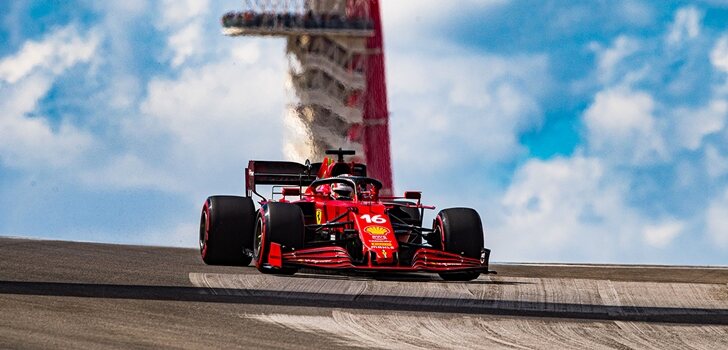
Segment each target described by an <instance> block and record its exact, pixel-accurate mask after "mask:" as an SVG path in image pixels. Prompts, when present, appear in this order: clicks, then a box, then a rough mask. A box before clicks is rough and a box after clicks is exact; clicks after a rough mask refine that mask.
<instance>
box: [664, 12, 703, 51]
mask: <svg viewBox="0 0 728 350" xmlns="http://www.w3.org/2000/svg"><path fill="white" fill-rule="evenodd" d="M702 17H703V15H702V14H701V13H700V12H699V11H698V9H696V8H695V7H692V6H691V7H683V8H681V9H678V10H677V11H676V12H675V20H674V21H673V23H672V25H671V26H670V31H669V33H668V34H667V39H666V40H667V43H668V44H670V45H677V44H681V43H683V42H685V41H687V40H691V39H695V38H696V37H697V36H698V35H700V22H701V21H702Z"/></svg>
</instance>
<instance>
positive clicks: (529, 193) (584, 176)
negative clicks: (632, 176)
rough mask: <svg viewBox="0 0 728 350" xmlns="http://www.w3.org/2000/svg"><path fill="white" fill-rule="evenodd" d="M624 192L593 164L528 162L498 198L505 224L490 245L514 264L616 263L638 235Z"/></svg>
mask: <svg viewBox="0 0 728 350" xmlns="http://www.w3.org/2000/svg"><path fill="white" fill-rule="evenodd" d="M624 191H625V186H624V185H623V184H621V183H620V181H619V179H618V178H616V177H614V176H613V174H608V169H606V168H605V166H604V164H603V163H602V161H601V160H599V159H597V158H590V157H584V156H580V155H577V156H574V157H573V158H554V159H551V160H548V161H542V160H529V161H528V162H526V163H525V164H524V165H523V166H521V167H520V168H519V169H517V170H516V173H515V176H514V178H513V181H512V182H511V184H510V185H509V187H508V189H507V191H506V193H505V195H504V196H503V198H502V202H501V204H502V206H503V209H504V212H503V217H504V220H503V222H502V223H501V224H500V225H499V226H498V227H496V228H494V229H493V230H491V231H495V232H497V235H495V236H493V235H491V237H494V238H495V240H494V239H491V242H493V246H498V247H500V249H501V250H505V251H506V253H503V254H508V256H509V258H510V259H516V260H528V259H534V257H538V259H545V260H551V261H554V260H563V258H564V257H567V256H568V257H569V258H570V259H574V260H589V261H608V260H611V259H615V256H617V255H618V253H620V250H624V249H625V248H626V247H628V246H629V243H630V242H631V238H630V235H631V233H632V232H639V230H640V225H639V222H640V221H641V220H640V218H638V217H637V216H636V214H634V213H633V212H632V211H631V210H630V209H629V208H628V206H627V205H626V204H625V203H624V199H623V193H624Z"/></svg>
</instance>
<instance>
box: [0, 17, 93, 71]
mask: <svg viewBox="0 0 728 350" xmlns="http://www.w3.org/2000/svg"><path fill="white" fill-rule="evenodd" d="M98 44H99V36H98V35H96V34H95V33H93V32H89V33H87V34H86V35H85V36H82V35H80V34H79V33H78V31H77V30H76V29H75V28H74V27H73V26H69V27H64V28H61V29H59V30H56V31H54V32H52V33H50V34H49V35H47V36H46V37H44V38H43V40H41V41H27V42H26V43H25V44H24V45H23V47H22V48H21V49H20V51H19V52H17V53H16V54H14V55H12V56H10V57H5V58H3V59H2V60H0V79H2V80H4V81H5V82H7V83H10V84H14V83H17V82H18V81H19V80H20V79H22V78H24V77H26V76H28V75H30V74H31V73H33V72H34V71H37V70H42V71H44V72H48V73H51V74H59V73H61V72H62V71H64V70H66V69H68V68H69V67H71V66H73V65H75V64H77V63H80V62H88V61H90V60H91V59H92V57H93V55H94V54H95V53H96V49H97V47H98Z"/></svg>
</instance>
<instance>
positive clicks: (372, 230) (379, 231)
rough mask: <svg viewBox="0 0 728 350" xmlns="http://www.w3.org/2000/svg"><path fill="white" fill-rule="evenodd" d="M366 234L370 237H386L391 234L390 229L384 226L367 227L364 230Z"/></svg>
mask: <svg viewBox="0 0 728 350" xmlns="http://www.w3.org/2000/svg"><path fill="white" fill-rule="evenodd" d="M364 232H366V233H368V234H370V235H386V234H387V233H389V229H388V228H386V227H384V226H367V227H366V228H364Z"/></svg>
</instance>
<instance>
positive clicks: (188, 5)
mask: <svg viewBox="0 0 728 350" xmlns="http://www.w3.org/2000/svg"><path fill="white" fill-rule="evenodd" d="M209 7H210V2H209V0H182V1H179V0H164V1H162V2H161V3H160V8H159V9H160V12H161V14H162V18H161V24H162V25H164V26H169V27H183V26H185V25H186V24H188V23H189V21H191V20H194V19H196V18H198V17H201V16H204V15H205V14H206V13H207V11H208V9H209Z"/></svg>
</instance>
